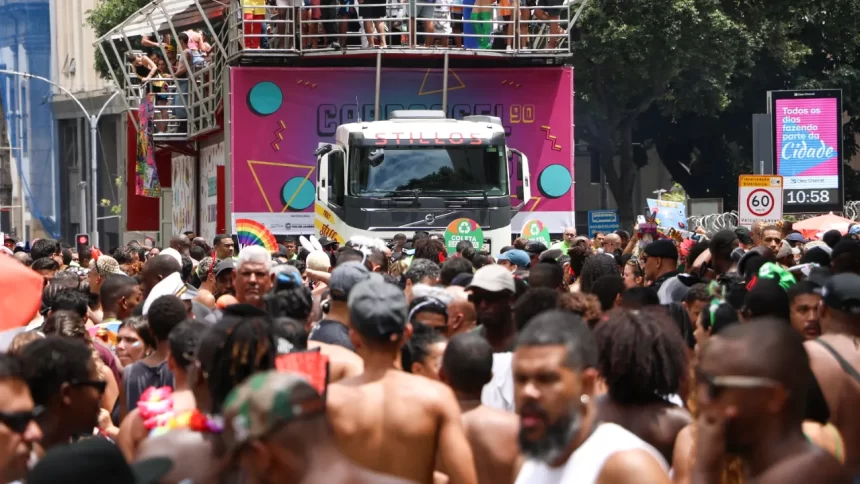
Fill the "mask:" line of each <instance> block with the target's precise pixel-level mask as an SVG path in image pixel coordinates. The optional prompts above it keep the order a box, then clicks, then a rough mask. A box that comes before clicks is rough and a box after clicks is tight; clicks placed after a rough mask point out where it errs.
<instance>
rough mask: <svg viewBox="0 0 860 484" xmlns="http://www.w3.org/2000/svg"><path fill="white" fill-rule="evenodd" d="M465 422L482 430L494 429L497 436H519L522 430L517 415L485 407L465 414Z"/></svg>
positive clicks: (493, 431) (482, 406)
mask: <svg viewBox="0 0 860 484" xmlns="http://www.w3.org/2000/svg"><path fill="white" fill-rule="evenodd" d="M463 421H464V422H465V423H466V425H475V426H480V427H481V428H482V429H485V428H488V427H489V428H492V433H493V434H497V435H508V434H517V433H519V430H520V419H519V417H517V415H516V414H513V413H511V412H505V411H504V410H500V409H498V408H493V407H487V406H484V405H481V406H480V407H478V408H476V409H474V410H470V411H468V412H466V413H464V414H463Z"/></svg>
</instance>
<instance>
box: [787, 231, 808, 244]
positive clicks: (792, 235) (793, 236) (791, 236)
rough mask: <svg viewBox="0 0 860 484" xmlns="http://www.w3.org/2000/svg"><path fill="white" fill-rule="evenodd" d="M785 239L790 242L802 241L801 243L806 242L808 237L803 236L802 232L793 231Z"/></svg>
mask: <svg viewBox="0 0 860 484" xmlns="http://www.w3.org/2000/svg"><path fill="white" fill-rule="evenodd" d="M785 240H787V241H789V242H800V243H801V244H805V243H806V239H805V238H803V234H800V233H798V232H792V233H790V234H788V236H787V237H786V238H785Z"/></svg>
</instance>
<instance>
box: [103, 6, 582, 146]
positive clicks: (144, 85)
mask: <svg viewBox="0 0 860 484" xmlns="http://www.w3.org/2000/svg"><path fill="white" fill-rule="evenodd" d="M455 1H458V0H435V1H433V3H429V2H428V0H425V2H428V3H424V2H421V1H417V2H411V3H410V1H409V0H387V2H386V1H383V2H381V3H376V2H373V3H372V2H371V1H370V0H364V3H361V4H359V3H358V2H357V1H356V0H311V1H309V2H307V4H306V5H302V6H300V7H293V6H285V5H284V4H285V3H291V2H281V1H278V2H269V1H267V0H154V1H153V2H152V3H150V4H148V5H146V6H145V7H143V8H142V9H140V10H139V11H137V12H136V13H135V14H134V15H132V16H131V17H129V18H128V19H126V20H125V21H124V22H122V23H121V24H119V25H117V26H116V27H114V28H113V29H112V30H111V31H110V32H108V33H107V34H106V35H104V36H102V37H101V38H99V39H98V40H97V41H96V42H95V45H96V47H97V48H98V49H99V51H100V52H101V54H102V55H103V56H104V57H105V59H107V61H108V64H109V66H110V67H111V76H112V79H113V81H114V82H115V83H116V84H117V86H118V87H119V88H121V89H122V90H123V92H125V96H124V99H125V102H126V105H127V107H128V109H129V110H136V109H137V108H138V107H139V106H140V103H141V102H142V101H143V100H144V99H145V98H146V97H147V96H148V97H149V100H150V101H151V102H152V104H153V105H154V115H153V119H152V132H153V138H154V139H155V140H156V141H158V140H162V141H182V140H189V139H194V138H196V137H199V136H201V135H204V134H206V133H209V132H211V131H214V130H217V129H218V128H219V118H220V115H221V112H222V108H223V97H224V96H223V93H222V91H223V76H224V75H227V72H228V70H229V69H228V68H229V66H231V65H249V64H250V65H264V66H273V65H301V66H335V65H339V66H343V65H379V59H380V56H379V53H380V52H382V53H383V55H384V57H385V59H386V65H388V64H391V65H397V66H401V65H402V66H410V65H413V66H414V65H420V66H422V67H426V65H427V64H428V63H429V64H432V65H436V64H441V63H442V60H443V59H444V62H445V65H446V66H447V65H448V63H449V62H450V63H451V64H452V65H457V64H468V65H470V66H481V65H494V66H499V65H524V64H527V65H535V64H544V65H545V64H560V63H563V62H565V61H567V60H568V59H569V57H570V55H571V52H570V32H571V29H572V27H573V25H574V24H575V23H576V21H577V19H578V18H579V15H580V14H581V13H582V10H583V8H584V6H585V5H586V3H587V2H588V0H538V3H539V5H534V0H532V3H525V4H523V6H522V7H521V8H515V7H513V6H512V5H514V3H513V0H493V1H494V3H492V4H487V2H488V1H489V0H465V5H464V4H463V3H453V2H455ZM459 1H460V2H463V1H464V0H459ZM472 1H475V2H476V3H478V4H479V5H472V4H470V3H469V2H472ZM270 3H274V5H270ZM464 13H465V14H466V15H465V16H466V17H467V18H465V19H464ZM365 16H366V17H368V19H365V18H364V17H365ZM368 32H370V33H369V34H368ZM144 58H146V59H147V60H144ZM153 59H154V60H153ZM138 129H140V126H138Z"/></svg>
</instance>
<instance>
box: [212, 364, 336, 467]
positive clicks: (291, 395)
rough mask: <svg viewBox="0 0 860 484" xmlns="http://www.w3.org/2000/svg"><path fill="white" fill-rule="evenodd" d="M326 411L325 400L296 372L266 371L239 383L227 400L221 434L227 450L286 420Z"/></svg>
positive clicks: (263, 433) (272, 429) (284, 422)
mask: <svg viewBox="0 0 860 484" xmlns="http://www.w3.org/2000/svg"><path fill="white" fill-rule="evenodd" d="M324 413H325V400H323V398H322V397H321V396H320V394H319V393H318V392H317V391H316V390H315V389H314V387H313V386H311V384H310V383H309V382H308V381H307V380H305V379H304V378H303V377H302V376H300V375H299V374H297V373H289V372H278V371H274V370H272V371H265V372H261V373H257V374H255V375H253V376H251V377H250V378H248V379H247V380H245V382H244V383H242V384H241V385H239V386H237V387H236V388H234V389H233V391H231V392H230V394H229V395H227V399H226V400H225V401H224V431H223V433H222V438H223V439H224V443H225V445H226V447H227V452H228V453H233V452H235V451H236V450H237V449H239V448H240V447H241V446H242V445H243V444H245V443H246V442H248V441H251V440H254V439H258V438H260V437H263V436H266V435H269V434H271V433H272V432H273V431H275V430H277V429H278V428H281V427H282V426H283V425H284V424H286V423H289V422H293V421H295V420H298V419H302V418H307V417H310V416H314V415H322V414H324Z"/></svg>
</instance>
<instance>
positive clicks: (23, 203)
mask: <svg viewBox="0 0 860 484" xmlns="http://www.w3.org/2000/svg"><path fill="white" fill-rule="evenodd" d="M0 150H4V151H8V152H10V156H15V155H11V153H12V152H14V151H17V152H18V155H17V156H18V163H19V164H23V161H22V160H21V157H22V156H23V155H22V154H21V147H20V146H15V147H13V146H0ZM18 177H19V178H21V180H22V184H23V179H24V178H23V177H22V174H21V173H18ZM19 188H20V189H21V205H8V206H2V207H0V209H9V208H20V209H21V227H20V230H21V234H19V235H23V234H25V233H26V231H25V230H24V225H25V216H24V214H25V213H26V212H27V209H26V205H27V203H26V201H27V197H26V196H24V188H23V187H19ZM13 196H14V192H13ZM9 223H10V227H9V229H10V230H11V229H12V227H11V223H12V221H11V219H10V220H9ZM0 228H2V227H0Z"/></svg>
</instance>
